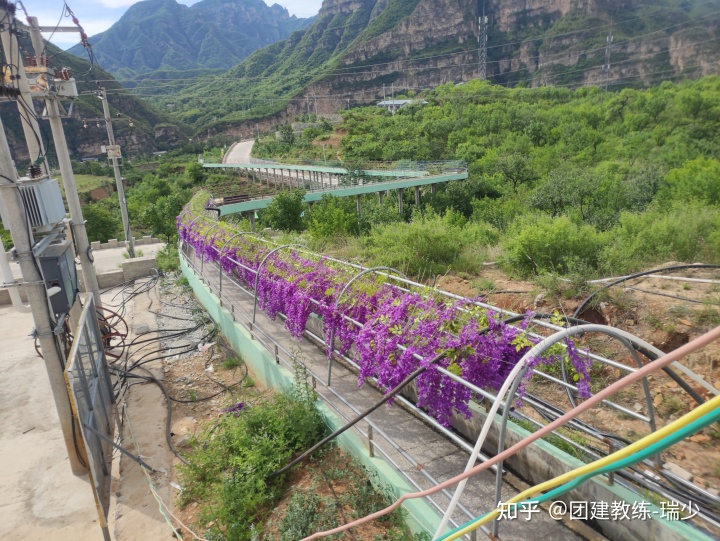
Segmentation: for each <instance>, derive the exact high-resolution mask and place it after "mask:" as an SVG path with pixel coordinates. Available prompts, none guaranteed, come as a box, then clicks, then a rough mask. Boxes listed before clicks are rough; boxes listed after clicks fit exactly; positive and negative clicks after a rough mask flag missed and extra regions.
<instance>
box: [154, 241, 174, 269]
mask: <svg viewBox="0 0 720 541" xmlns="http://www.w3.org/2000/svg"><path fill="white" fill-rule="evenodd" d="M156 261H157V268H158V270H159V271H162V272H172V271H176V270H178V268H179V267H180V254H179V253H178V248H177V245H175V244H168V245H166V246H165V248H163V249H162V250H160V251H159V252H158V253H157V256H156Z"/></svg>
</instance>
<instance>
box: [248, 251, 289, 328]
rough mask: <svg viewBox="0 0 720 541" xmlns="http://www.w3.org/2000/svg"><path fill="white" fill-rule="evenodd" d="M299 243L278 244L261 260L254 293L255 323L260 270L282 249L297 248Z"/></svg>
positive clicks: (253, 319)
mask: <svg viewBox="0 0 720 541" xmlns="http://www.w3.org/2000/svg"><path fill="white" fill-rule="evenodd" d="M299 246H300V245H299V244H283V245H282V246H278V247H277V248H275V249H274V250H271V251H270V253H269V254H267V255H266V256H265V257H264V258H263V260H262V261H261V262H260V265H258V268H257V272H256V273H255V294H254V295H253V317H252V324H253V325H255V317H256V316H257V305H258V283H259V282H260V272H262V268H263V266H264V265H265V262H266V261H267V260H268V258H269V257H270V256H271V255H273V254H276V253H277V252H279V251H280V250H284V249H285V248H297V247H299Z"/></svg>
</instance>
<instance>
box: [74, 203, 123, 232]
mask: <svg viewBox="0 0 720 541" xmlns="http://www.w3.org/2000/svg"><path fill="white" fill-rule="evenodd" d="M82 212H83V218H85V221H86V224H85V227H86V229H87V235H88V240H89V241H90V242H96V241H98V242H107V241H108V240H109V239H117V238H122V239H124V238H125V236H124V235H123V234H122V224H121V223H120V222H119V221H118V220H117V218H116V217H115V216H114V215H113V213H112V212H110V211H109V210H107V209H105V208H103V207H101V206H100V205H98V204H95V203H91V204H90V205H85V206H84V207H83V208H82ZM119 234H120V235H121V236H118V235H119Z"/></svg>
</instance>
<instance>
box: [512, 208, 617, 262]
mask: <svg viewBox="0 0 720 541" xmlns="http://www.w3.org/2000/svg"><path fill="white" fill-rule="evenodd" d="M605 238H606V237H605V235H604V234H602V233H599V232H598V231H597V230H596V229H595V228H594V227H592V226H590V225H577V224H576V223H574V222H573V221H572V220H570V218H568V217H567V216H558V217H556V218H551V217H549V216H545V215H531V216H526V217H524V218H522V219H519V220H518V221H517V222H516V223H515V224H514V226H513V227H512V228H511V229H510V231H509V233H508V235H507V237H506V239H505V242H504V243H503V248H504V254H503V256H502V262H503V264H504V266H505V267H506V268H507V269H508V271H510V272H514V273H520V274H523V275H529V274H533V273H539V272H559V273H563V274H564V273H567V272H570V271H572V270H574V269H575V268H577V267H578V266H581V267H583V268H590V269H593V268H596V267H597V265H598V261H599V252H600V249H601V248H602V247H603V245H604V243H605Z"/></svg>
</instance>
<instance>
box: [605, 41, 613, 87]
mask: <svg viewBox="0 0 720 541" xmlns="http://www.w3.org/2000/svg"><path fill="white" fill-rule="evenodd" d="M612 42H613V35H612V33H610V34H608V36H607V47H605V65H604V66H603V71H604V72H605V92H607V89H608V83H609V82H610V46H611V45H612Z"/></svg>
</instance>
